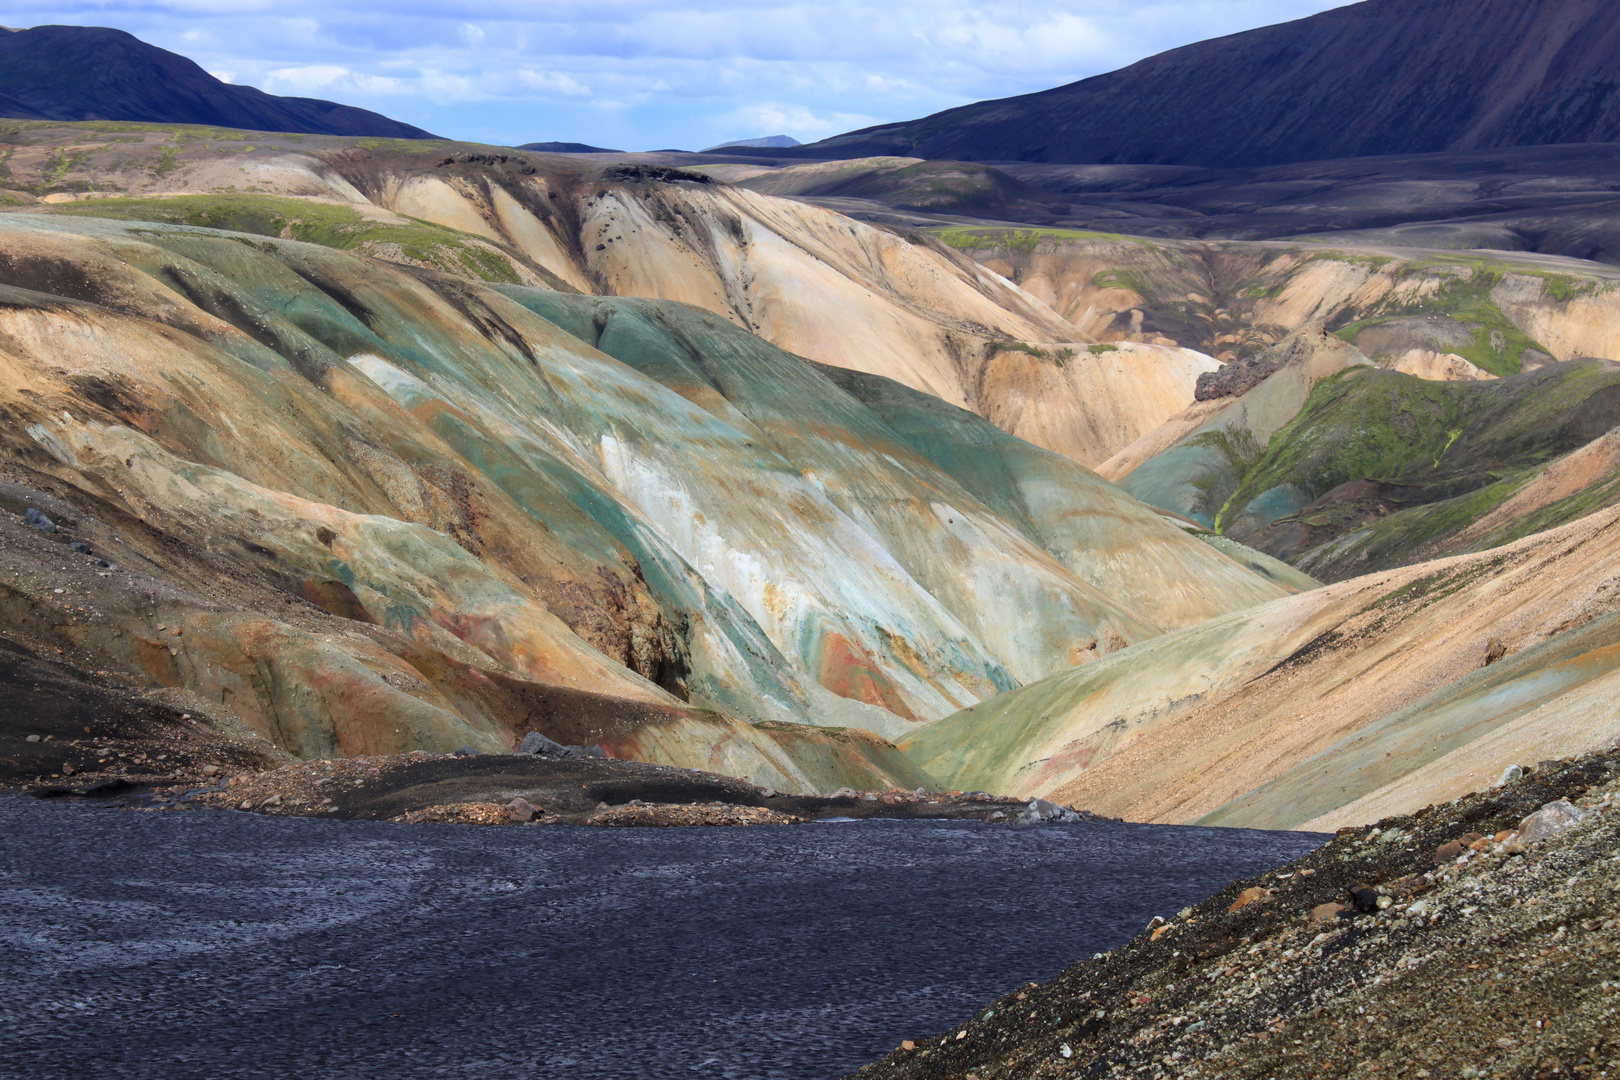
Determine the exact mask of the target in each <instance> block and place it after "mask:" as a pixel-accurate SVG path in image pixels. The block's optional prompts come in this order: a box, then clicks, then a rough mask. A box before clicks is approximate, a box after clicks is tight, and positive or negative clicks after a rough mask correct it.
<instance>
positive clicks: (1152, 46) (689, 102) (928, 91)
mask: <svg viewBox="0 0 1620 1080" xmlns="http://www.w3.org/2000/svg"><path fill="white" fill-rule="evenodd" d="M1340 2H1342V0H1047V2H1046V3H1043V4H1030V3H1028V2H1027V0H882V2H878V0H821V2H816V3H812V2H809V0H551V2H549V3H547V4H545V5H537V4H534V3H533V2H532V0H480V3H479V4H478V5H477V7H476V8H474V7H473V6H472V5H470V4H468V3H466V0H454V2H451V0H390V2H389V3H388V4H387V5H386V6H384V5H383V4H379V3H377V2H376V0H320V2H318V3H317V2H315V0H274V2H273V3H272V0H140V2H137V0H53V2H47V0H21V2H20V3H18V2H17V0H14V2H13V4H12V5H11V7H9V8H8V11H7V19H6V21H7V22H8V23H13V24H20V25H34V24H38V23H44V22H78V23H85V24H91V25H115V26H118V27H120V28H122V29H126V30H129V31H131V32H132V33H135V34H136V35H137V36H139V37H141V38H143V39H144V40H146V41H150V42H152V43H153V44H156V45H160V46H163V47H164V48H169V49H173V50H175V51H176V52H180V53H184V54H185V55H188V56H190V57H191V58H192V59H194V60H197V61H198V62H199V63H201V64H202V65H203V66H204V67H205V68H207V69H208V70H211V71H214V72H216V73H220V77H221V78H225V77H227V76H229V77H230V79H231V80H232V81H235V82H238V83H242V84H248V85H256V86H260V87H262V88H263V89H265V90H267V91H269V92H271V93H281V94H297V95H304V96H319V97H328V98H332V99H335V100H339V101H345V102H347V103H351V104H355V105H360V106H363V107H366V108H374V109H378V110H379V111H383V112H391V113H392V114H394V115H399V116H410V117H413V118H416V117H420V116H422V115H423V114H424V113H425V114H429V115H431V116H432V117H433V122H432V125H430V126H432V127H433V128H434V130H438V131H441V132H442V133H443V134H446V135H452V136H459V137H466V138H474V139H484V140H494V141H503V142H526V141H530V140H533V139H539V138H567V139H576V140H578V141H583V142H595V143H597V144H599V145H621V146H625V147H626V148H627V149H635V148H639V147H647V146H669V145H686V146H699V145H712V144H713V143H715V142H718V141H721V140H724V139H727V138H734V137H739V136H743V135H760V134H776V133H777V132H783V133H786V134H790V135H793V136H794V137H795V138H799V139H803V140H806V141H809V140H810V139H814V138H819V137H823V136H825V135H830V134H835V133H837V132H838V131H843V130H849V129H851V128H856V127H862V126H866V125H868V124H872V123H877V122H880V121H888V120H900V119H909V118H913V117H917V116H923V115H926V114H928V113H931V112H935V111H938V110H940V109H944V108H949V107H951V106H954V105H959V104H963V103H965V102H968V101H974V100H979V99H983V98H988V97H1000V96H1004V95H1009V94H1018V93H1027V92H1030V91H1033V90H1040V89H1045V88H1047V87H1050V86H1055V85H1060V84H1062V83H1065V82H1070V81H1072V80H1074V79H1079V78H1084V77H1086V76H1088V75H1093V74H1097V73H1099V72H1102V71H1106V70H1110V69H1112V68H1116V67H1120V66H1123V65H1125V64H1128V63H1131V62H1133V61H1135V60H1137V59H1140V58H1141V57H1143V56H1147V55H1150V54H1151V53H1154V52H1158V51H1160V50H1163V49H1166V48H1171V47H1174V46H1177V45H1182V44H1186V43H1188V42H1191V41H1196V40H1199V39H1202V38H1206V37H1211V36H1216V35H1219V34H1224V33H1231V32H1235V31H1238V30H1243V29H1248V28H1250V27H1254V26H1259V25H1263V24H1265V23H1269V22H1277V21H1281V20H1283V19H1289V18H1298V17H1301V16H1304V15H1309V14H1312V13H1314V12H1317V11H1321V10H1323V9H1325V8H1328V7H1333V6H1337V4H1338V3H1340ZM470 15H471V16H473V17H474V18H476V21H469V16H470Z"/></svg>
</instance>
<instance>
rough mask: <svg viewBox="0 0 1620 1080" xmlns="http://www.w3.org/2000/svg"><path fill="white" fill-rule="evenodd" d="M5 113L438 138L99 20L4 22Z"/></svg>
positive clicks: (0, 73)
mask: <svg viewBox="0 0 1620 1080" xmlns="http://www.w3.org/2000/svg"><path fill="white" fill-rule="evenodd" d="M0 116H8V117H12V118H14V119H19V120H127V121H135V122H140V123H152V124H207V125H211V126H214V127H228V128H245V129H247V130H250V131H286V132H300V133H305V134H312V135H372V136H381V137H385V138H395V139H433V138H437V137H438V136H436V135H433V134H431V133H429V132H426V131H423V130H422V129H421V128H419V127H413V126H411V125H410V124H403V123H400V122H399V121H398V120H390V119H389V118H388V117H386V116H382V115H380V114H379V113H374V112H370V111H368V110H366V109H357V108H354V107H353V106H350V105H339V104H337V103H336V102H332V101H322V100H320V99H318V98H298V97H276V96H275V95H273V94H267V93H265V92H264V91H263V90H258V89H255V88H254V87H251V86H232V85H231V84H230V83H226V82H221V81H220V80H219V79H216V78H214V77H213V76H212V75H210V74H208V72H206V71H204V70H203V69H202V68H201V67H199V66H197V64H195V63H194V62H192V61H191V60H188V59H186V58H185V57H184V56H180V55H178V54H176V53H172V52H168V51H167V50H164V49H160V48H158V47H157V46H155V45H148V44H146V43H145V42H144V41H141V40H140V39H139V38H137V37H135V36H134V35H132V34H126V33H125V32H124V31H122V30H113V29H110V28H107V27H101V26H36V27H34V28H33V29H31V30H10V29H6V28H0Z"/></svg>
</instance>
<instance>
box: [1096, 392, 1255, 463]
mask: <svg viewBox="0 0 1620 1080" xmlns="http://www.w3.org/2000/svg"><path fill="white" fill-rule="evenodd" d="M1230 404H1231V401H1230V400H1228V399H1225V398H1216V399H1215V400H1213V401H1195V402H1193V403H1192V404H1191V405H1189V406H1187V407H1186V408H1185V409H1183V410H1182V411H1181V412H1179V413H1177V414H1176V415H1174V416H1172V417H1171V418H1170V419H1168V420H1166V421H1165V422H1164V423H1162V424H1160V425H1159V426H1158V427H1156V428H1154V429H1153V430H1151V431H1148V432H1146V433H1144V434H1142V435H1140V436H1138V437H1137V438H1136V439H1135V441H1133V442H1132V443H1130V445H1128V446H1126V447H1124V448H1123V449H1121V450H1118V451H1116V452H1115V453H1114V455H1113V456H1112V457H1109V458H1108V459H1106V460H1105V461H1103V462H1102V463H1101V464H1099V465H1095V466H1093V468H1094V469H1095V470H1096V472H1097V475H1098V476H1101V477H1102V478H1103V479H1105V480H1111V481H1115V482H1117V481H1118V480H1119V478H1120V477H1122V476H1124V475H1125V474H1126V473H1129V472H1130V471H1131V470H1132V469H1134V468H1136V467H1137V466H1138V465H1140V464H1142V463H1143V462H1144V461H1147V460H1148V459H1149V458H1154V457H1158V456H1159V455H1160V454H1162V453H1164V452H1165V451H1166V450H1168V449H1170V448H1171V447H1172V446H1174V445H1176V443H1178V442H1180V441H1181V440H1182V439H1184V438H1186V437H1187V436H1188V435H1191V434H1192V433H1193V432H1195V431H1197V430H1198V429H1199V428H1201V427H1203V426H1204V423H1205V422H1206V421H1207V420H1209V418H1210V417H1212V416H1214V415H1215V414H1216V413H1218V412H1220V411H1221V410H1223V409H1225V408H1226V407H1227V406H1228V405H1230Z"/></svg>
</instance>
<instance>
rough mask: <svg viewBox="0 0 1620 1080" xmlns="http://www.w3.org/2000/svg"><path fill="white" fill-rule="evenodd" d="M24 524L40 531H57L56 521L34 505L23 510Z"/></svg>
mask: <svg viewBox="0 0 1620 1080" xmlns="http://www.w3.org/2000/svg"><path fill="white" fill-rule="evenodd" d="M23 524H24V525H27V526H29V527H30V528H34V529H38V530H39V531H40V532H48V533H53V532H55V531H56V522H54V521H52V520H51V519H50V518H48V517H46V516H45V515H44V514H42V513H40V512H39V511H38V510H35V509H34V508H33V507H32V506H30V507H29V508H28V509H26V510H24V511H23Z"/></svg>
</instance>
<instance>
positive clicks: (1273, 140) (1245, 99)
mask: <svg viewBox="0 0 1620 1080" xmlns="http://www.w3.org/2000/svg"><path fill="white" fill-rule="evenodd" d="M1617 139H1620V3H1617V2H1616V0H1365V2H1364V3H1359V4H1352V5H1350V6H1348V7H1342V8H1336V9H1334V10H1331V11H1326V12H1323V13H1321V14H1319V15H1314V16H1311V17H1310V18H1306V19H1299V20H1296V21H1294V22H1288V23H1281V24H1278V25H1275V26H1267V27H1262V28H1260V29H1258V30H1250V31H1247V32H1245V33H1241V34H1233V35H1231V36H1229V37H1222V38H1215V39H1212V40H1210V41H1203V42H1199V43H1197V44H1194V45H1188V46H1185V47H1183V48H1180V49H1173V50H1171V51H1169V52H1165V53H1160V54H1159V55H1157V56H1152V57H1149V58H1148V59H1146V60H1143V61H1141V62H1139V63H1136V64H1133V65H1131V66H1130V67H1127V68H1123V69H1121V70H1119V71H1115V72H1111V73H1109V74H1106V75H1098V76H1095V77H1093V78H1089V79H1084V80H1082V81H1080V82H1076V83H1071V84H1069V85H1067V86H1060V87H1057V88H1056V89H1052V90H1045V91H1042V92H1040V93H1035V94H1026V95H1023V96H1021V97H1012V98H1003V99H1000V100H996V101H986V102H980V103H977V104H974V105H965V106H962V107H960V108H956V109H950V110H947V111H945V112H941V113H936V114H935V115H933V116H929V117H925V118H924V119H921V120H915V121H908V122H905V123H899V124H885V125H878V126H876V127H870V128H864V129H862V130H860V131H854V132H850V133H848V134H845V135H838V136H834V137H833V138H831V139H827V140H824V141H822V142H819V143H813V144H810V145H809V146H805V147H803V148H796V149H789V150H782V149H777V150H774V151H773V153H775V154H777V155H781V156H802V157H817V158H846V157H867V156H874V155H883V154H895V155H905V156H911V157H926V158H936V159H938V158H954V159H957V160H967V161H1029V162H1053V163H1058V162H1061V163H1074V164H1081V163H1097V164H1123V163H1133V164H1165V165H1203V166H1245V167H1252V166H1260V165H1277V164H1287V163H1291V162H1301V161H1321V160H1327V159H1332V158H1345V157H1362V156H1369V155H1380V154H1415V153H1431V152H1436V151H1445V150H1470V149H1481V148H1493V147H1507V146H1539V145H1547V144H1552V143H1593V142H1613V141H1615V140H1617Z"/></svg>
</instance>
